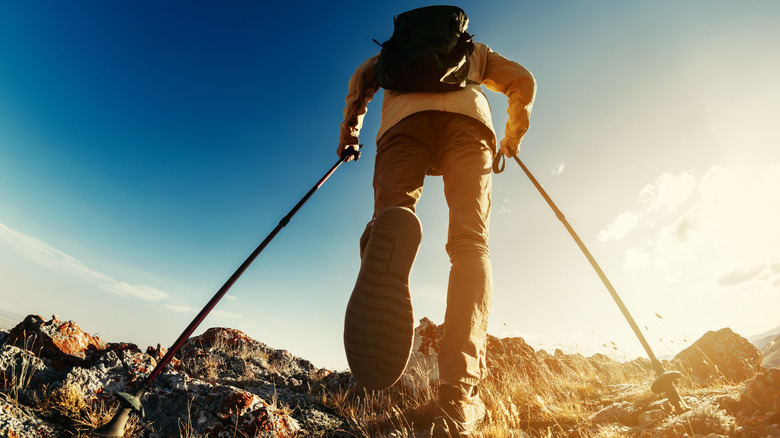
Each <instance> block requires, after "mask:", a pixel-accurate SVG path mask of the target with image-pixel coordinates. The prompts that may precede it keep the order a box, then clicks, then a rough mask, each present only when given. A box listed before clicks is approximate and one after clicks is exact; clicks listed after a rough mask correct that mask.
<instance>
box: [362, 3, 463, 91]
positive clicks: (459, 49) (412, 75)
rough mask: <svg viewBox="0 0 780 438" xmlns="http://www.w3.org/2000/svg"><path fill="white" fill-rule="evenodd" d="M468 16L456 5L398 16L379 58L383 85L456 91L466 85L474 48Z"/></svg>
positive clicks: (403, 88)
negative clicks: (391, 34)
mask: <svg viewBox="0 0 780 438" xmlns="http://www.w3.org/2000/svg"><path fill="white" fill-rule="evenodd" d="M468 21H469V19H468V17H466V13H465V12H463V10H462V9H460V8H458V7H456V6H428V7H424V8H419V9H414V10H411V11H408V12H404V13H403V14H400V15H398V16H396V17H395V19H394V20H393V22H394V29H393V36H392V37H391V38H390V39H389V40H387V41H385V42H384V43H383V44H379V43H378V42H377V41H376V40H374V42H376V43H377V44H379V45H380V46H382V51H381V52H380V54H379V60H378V61H377V65H376V69H377V79H378V81H379V86H381V87H382V88H384V89H386V90H397V91H435V92H444V91H454V90H460V89H462V88H463V87H465V86H466V77H467V76H468V74H469V66H470V65H471V62H470V56H471V53H472V52H473V51H474V43H473V42H472V38H473V36H472V35H469V34H468V33H467V32H466V26H467V25H468Z"/></svg>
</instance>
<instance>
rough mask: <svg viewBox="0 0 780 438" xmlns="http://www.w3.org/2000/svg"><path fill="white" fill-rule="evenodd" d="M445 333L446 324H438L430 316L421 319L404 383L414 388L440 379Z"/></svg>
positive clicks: (415, 333)
mask: <svg viewBox="0 0 780 438" xmlns="http://www.w3.org/2000/svg"><path fill="white" fill-rule="evenodd" d="M442 335H444V324H442V325H436V324H435V323H434V322H433V321H431V320H430V319H428V318H423V319H421V320H420V325H418V326H417V327H416V328H415V329H414V341H413V343H412V352H411V355H410V356H409V362H408V363H407V364H406V369H405V370H404V374H403V376H402V379H403V382H404V385H405V386H406V387H407V388H409V389H411V390H414V389H415V388H419V387H421V385H423V384H428V383H429V382H437V381H438V380H439V347H440V345H441V338H442Z"/></svg>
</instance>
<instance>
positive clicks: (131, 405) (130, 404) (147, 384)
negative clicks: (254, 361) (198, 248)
mask: <svg viewBox="0 0 780 438" xmlns="http://www.w3.org/2000/svg"><path fill="white" fill-rule="evenodd" d="M360 147H362V145H360V146H357V147H353V148H350V149H346V150H345V151H344V152H343V153H342V154H341V157H340V158H339V160H338V161H337V162H336V164H334V165H333V167H331V168H330V170H329V171H328V172H327V173H326V174H325V175H324V176H323V177H322V178H320V180H319V181H318V182H317V184H315V185H314V187H312V188H311V189H310V190H309V192H308V193H306V195H305V196H304V197H303V198H302V199H301V200H300V201H299V202H298V203H297V204H296V205H295V207H293V209H292V210H290V212H289V213H287V215H286V216H285V217H283V218H282V220H281V221H279V224H278V225H277V226H276V228H274V229H273V231H271V233H270V234H269V235H268V236H267V237H266V238H265V239H264V240H263V241H262V242H261V243H260V245H259V246H258V247H257V248H256V249H255V250H254V251H253V252H252V254H250V255H249V257H248V258H247V259H246V260H245V261H244V263H242V264H241V266H239V267H238V269H237V270H236V271H235V272H234V273H233V275H231V276H230V278H229V279H228V280H227V281H226V282H225V284H224V285H223V286H222V287H221V288H220V289H219V290H218V291H217V293H216V294H214V296H213V297H212V298H211V300H209V302H208V303H207V304H206V306H205V307H204V308H203V310H201V311H200V313H198V315H197V316H196V317H195V319H193V320H192V322H191V323H190V325H188V326H187V328H186V329H184V331H183V332H182V334H181V335H179V338H178V339H177V340H176V342H174V343H173V345H172V346H171V348H170V349H169V350H168V352H167V353H166V354H165V356H163V358H162V359H160V361H159V362H158V363H157V366H156V367H155V368H154V369H153V370H152V372H151V373H149V375H148V376H147V377H146V379H144V380H143V381H142V382H141V384H140V385H139V386H138V389H137V390H136V392H135V393H134V394H130V393H126V392H120V393H117V397H119V400H120V402H121V404H122V408H121V409H119V410H118V411H117V413H116V414H115V415H114V417H113V418H111V420H110V421H109V422H108V423H106V424H104V425H103V426H101V427H99V428H97V429H95V430H93V431H92V432H91V433H92V434H93V435H97V436H103V437H123V436H124V433H125V424H126V423H127V420H128V419H129V418H130V413H131V412H132V411H135V412H136V413H137V414H139V415H140V416H141V417H143V406H142V405H141V397H142V396H143V395H144V394H146V392H148V391H149V389H150V388H151V384H152V381H154V379H155V378H156V377H157V376H158V375H159V374H160V373H161V372H162V370H163V368H165V366H166V365H168V363H170V361H171V360H172V359H173V356H174V355H175V354H176V353H178V351H179V350H180V349H181V347H182V346H183V345H184V343H185V342H187V339H189V337H190V335H192V333H193V332H194V331H195V329H197V328H198V326H199V325H200V323H201V322H203V320H204V319H205V318H206V316H207V315H208V314H209V313H210V312H211V310H212V309H214V307H215V306H216V305H217V303H218V302H219V300H221V299H222V297H224V296H225V294H226V293H227V292H228V290H229V289H230V288H231V287H232V286H233V284H234V283H235V282H236V281H237V280H238V278H239V277H240V276H241V274H243V273H244V271H246V269H247V268H248V267H249V265H251V264H252V262H253V261H254V260H255V259H256V258H257V256H258V255H260V253H261V252H262V251H263V250H264V249H265V247H266V246H268V243H270V242H271V240H273V238H274V237H276V235H277V234H278V233H279V231H281V229H282V228H284V227H285V226H286V225H287V224H288V223H289V222H290V219H292V217H293V215H295V213H297V212H298V210H300V208H301V207H303V204H305V203H306V201H308V200H309V198H311V196H312V195H313V194H314V192H316V191H317V190H318V189H319V188H320V187H321V186H322V185H323V184H324V183H325V181H327V179H328V178H330V176H331V175H333V173H334V172H336V169H338V167H339V166H340V165H341V164H342V163H344V162H345V161H350V160H351V159H354V160H355V161H357V160H359V159H360Z"/></svg>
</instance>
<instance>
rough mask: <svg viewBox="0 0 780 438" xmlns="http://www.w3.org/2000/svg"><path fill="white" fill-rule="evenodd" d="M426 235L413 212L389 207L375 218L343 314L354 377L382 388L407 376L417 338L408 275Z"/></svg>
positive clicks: (347, 348) (370, 387)
mask: <svg viewBox="0 0 780 438" xmlns="http://www.w3.org/2000/svg"><path fill="white" fill-rule="evenodd" d="M421 238H422V226H421V224H420V220H419V219H418V218H417V216H416V215H415V214H414V213H412V212H411V211H410V210H408V209H406V208H401V207H391V208H388V209H386V210H384V211H382V212H381V213H380V214H379V216H378V217H377V218H376V220H375V221H374V225H373V227H372V229H371V237H370V238H369V240H368V244H367V245H366V249H365V252H364V254H363V262H362V264H361V267H360V273H359V274H358V278H357V281H356V283H355V288H354V289H353V291H352V295H351V297H350V299H349V303H348V304H347V311H346V316H345V318H344V349H345V351H346V354H347V362H348V363H349V368H350V370H351V371H352V375H353V376H354V377H355V379H357V381H358V382H360V384H362V385H363V386H365V387H367V388H369V389H373V390H380V389H385V388H388V387H390V386H392V385H393V384H394V383H395V382H397V381H398V379H399V378H400V377H401V374H403V371H404V369H405V368H406V363H407V362H408V361H409V356H410V354H411V350H412V341H413V340H414V312H413V309H412V298H411V295H410V293H409V273H410V271H411V269H412V265H413V264H414V259H415V258H416V256H417V250H418V248H419V246H420V240H421Z"/></svg>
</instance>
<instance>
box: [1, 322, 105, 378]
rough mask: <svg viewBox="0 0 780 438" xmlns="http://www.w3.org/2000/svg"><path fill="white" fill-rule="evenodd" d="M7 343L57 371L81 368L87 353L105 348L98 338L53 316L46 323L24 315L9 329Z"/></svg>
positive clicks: (71, 323)
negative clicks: (43, 360) (33, 355)
mask: <svg viewBox="0 0 780 438" xmlns="http://www.w3.org/2000/svg"><path fill="white" fill-rule="evenodd" d="M7 343H9V344H11V345H14V346H17V347H19V348H23V349H25V350H29V351H32V352H33V353H34V354H35V355H36V356H38V357H41V358H46V359H49V360H51V361H52V364H53V365H54V366H55V367H56V368H59V369H63V368H65V367H67V366H74V365H79V366H81V365H85V364H86V359H87V355H88V354H91V353H93V352H95V351H100V350H103V349H105V348H106V345H105V344H104V343H103V341H101V340H100V338H98V337H96V336H92V335H89V334H88V333H85V332H84V331H82V330H81V327H79V326H78V324H76V323H74V322H72V321H65V322H62V321H60V319H59V318H58V317H57V315H53V316H52V319H51V320H49V321H45V320H44V319H43V318H41V317H40V316H38V315H29V316H27V317H26V318H25V319H24V321H22V322H21V323H19V324H18V325H17V326H16V327H14V328H13V329H11V331H10V332H9V334H8V341H7Z"/></svg>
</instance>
